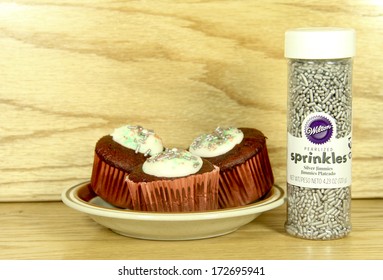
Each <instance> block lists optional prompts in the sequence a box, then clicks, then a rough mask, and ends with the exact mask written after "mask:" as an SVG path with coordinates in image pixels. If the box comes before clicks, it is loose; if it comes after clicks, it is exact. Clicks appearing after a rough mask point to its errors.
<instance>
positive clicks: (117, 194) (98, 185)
mask: <svg viewBox="0 0 383 280" xmlns="http://www.w3.org/2000/svg"><path fill="white" fill-rule="evenodd" d="M162 151H163V145H162V140H161V138H159V137H158V136H157V135H156V134H155V133H154V132H153V131H152V130H148V129H145V128H143V127H141V126H130V125H127V126H123V127H120V128H117V129H115V130H114V132H113V133H112V134H111V135H106V136H104V137H102V138H101V139H100V140H99V141H98V142H97V144H96V148H95V154H94V162H93V170H92V176H91V187H92V189H93V190H94V192H95V193H96V194H97V195H99V196H100V197H101V198H103V199H104V200H105V201H107V202H109V203H110V204H113V205H115V206H117V207H123V208H129V207H131V204H132V201H131V197H130V195H129V190H128V188H127V187H126V185H125V184H124V182H125V178H126V176H127V175H128V174H129V173H130V172H131V170H132V169H133V168H134V167H135V166H137V165H139V164H142V163H143V162H145V160H146V159H147V158H148V157H150V156H152V155H155V154H157V153H160V152H162Z"/></svg>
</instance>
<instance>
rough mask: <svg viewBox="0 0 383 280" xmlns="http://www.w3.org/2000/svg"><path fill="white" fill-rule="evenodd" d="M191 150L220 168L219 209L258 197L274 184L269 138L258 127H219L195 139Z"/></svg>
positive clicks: (245, 202) (238, 204) (246, 202)
mask: <svg viewBox="0 0 383 280" xmlns="http://www.w3.org/2000/svg"><path fill="white" fill-rule="evenodd" d="M189 151H190V152H191V153H193V154H196V155H198V156H200V157H202V158H204V159H206V160H208V161H210V162H211V163H212V164H214V165H216V166H218V167H219V168H220V180H219V185H220V186H219V207H220V208H228V207H235V206H242V205H246V204H249V203H251V202H254V201H256V200H259V199H260V198H262V197H263V196H264V195H265V194H267V193H268V192H269V191H270V189H271V188H272V186H273V184H274V176H273V172H272V169H271V164H270V160H269V156H268V152H267V147H266V137H265V136H264V135H263V133H262V132H260V131H259V130H257V129H253V128H221V127H218V128H217V129H216V130H215V131H214V132H213V133H211V134H202V135H200V136H199V137H197V138H196V139H194V141H193V142H192V144H191V145H190V147H189Z"/></svg>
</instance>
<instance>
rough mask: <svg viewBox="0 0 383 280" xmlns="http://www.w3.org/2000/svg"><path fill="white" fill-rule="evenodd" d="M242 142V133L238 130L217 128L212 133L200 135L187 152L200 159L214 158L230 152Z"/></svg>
mask: <svg viewBox="0 0 383 280" xmlns="http://www.w3.org/2000/svg"><path fill="white" fill-rule="evenodd" d="M242 140H243V132H242V131H241V130H239V129H238V128H234V127H229V128H222V127H217V128H216V129H215V130H214V131H213V132H212V133H208V134H207V133H206V134H201V135H200V136H198V137H197V138H195V139H194V141H193V142H192V144H191V145H190V147H189V151H190V152H192V153H193V154H195V155H198V156H200V157H205V158H211V157H216V156H220V155H223V154H225V153H227V152H228V151H230V150H232V149H233V148H234V146H235V145H237V144H239V143H241V142H242Z"/></svg>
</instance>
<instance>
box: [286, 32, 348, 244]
mask: <svg viewBox="0 0 383 280" xmlns="http://www.w3.org/2000/svg"><path fill="white" fill-rule="evenodd" d="M354 55H355V31H354V30H353V29H345V28H298V29H291V30H288V31H286V34H285V57H286V58H287V59H288V105H287V114H288V120H287V134H288V137H287V143H288V144H287V220H286V223H285V229H286V232H287V233H289V234H291V235H293V236H296V237H300V238H305V239H320V240H329V239H336V238H342V237H345V236H347V235H348V234H349V233H350V231H351V208H350V207H351V162H352V153H351V143H352V64H353V57H354Z"/></svg>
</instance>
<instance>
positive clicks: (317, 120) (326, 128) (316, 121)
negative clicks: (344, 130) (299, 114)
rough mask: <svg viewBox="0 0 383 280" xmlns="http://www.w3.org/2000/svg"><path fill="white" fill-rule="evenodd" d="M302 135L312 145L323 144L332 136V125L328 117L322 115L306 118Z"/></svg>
mask: <svg viewBox="0 0 383 280" xmlns="http://www.w3.org/2000/svg"><path fill="white" fill-rule="evenodd" d="M306 120H307V122H306V124H305V125H304V135H306V137H307V139H308V140H309V141H310V142H311V143H313V144H324V143H326V142H328V141H329V140H330V139H331V137H332V136H333V135H334V125H333V123H332V122H331V120H330V118H329V117H328V116H324V115H322V114H315V115H311V116H309V117H308V118H306Z"/></svg>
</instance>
